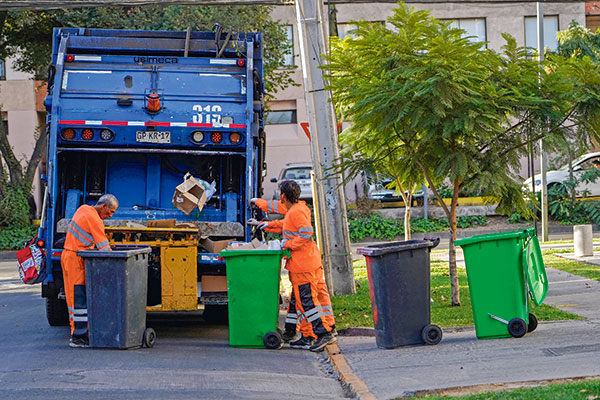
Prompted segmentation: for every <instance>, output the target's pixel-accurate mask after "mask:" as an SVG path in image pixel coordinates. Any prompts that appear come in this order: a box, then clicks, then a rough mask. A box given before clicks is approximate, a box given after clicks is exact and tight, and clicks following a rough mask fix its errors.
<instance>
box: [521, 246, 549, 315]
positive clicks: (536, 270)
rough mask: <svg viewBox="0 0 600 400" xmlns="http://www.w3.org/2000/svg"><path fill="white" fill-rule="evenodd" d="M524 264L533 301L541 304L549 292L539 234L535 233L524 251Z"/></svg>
mask: <svg viewBox="0 0 600 400" xmlns="http://www.w3.org/2000/svg"><path fill="white" fill-rule="evenodd" d="M523 257H524V260H523V265H524V266H525V268H526V271H527V286H528V287H529V293H530V295H531V298H532V300H533V302H534V303H535V304H536V305H538V306H539V305H540V304H542V303H543V302H544V299H546V295H547V294H548V278H547V277H546V268H545V267H544V260H543V259H542V250H541V249H540V242H539V241H538V238H537V236H535V235H533V236H532V237H531V239H530V240H529V242H527V245H526V247H525V250H524V251H523Z"/></svg>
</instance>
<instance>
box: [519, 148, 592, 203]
mask: <svg viewBox="0 0 600 400" xmlns="http://www.w3.org/2000/svg"><path fill="white" fill-rule="evenodd" d="M593 168H600V153H588V154H584V155H582V156H581V157H579V158H578V159H576V160H575V161H573V175H574V178H576V179H577V178H580V177H581V175H583V173H584V172H585V171H586V170H589V169H593ZM534 179H535V191H536V192H539V191H540V190H542V185H541V184H542V175H541V174H536V175H535V177H534ZM568 179H569V165H568V164H567V165H564V166H562V167H561V168H559V169H557V170H552V171H548V172H547V173H546V182H547V184H548V188H550V187H551V186H552V185H560V184H562V183H563V182H564V181H566V180H568ZM523 188H524V189H525V190H529V191H531V178H528V179H526V180H525V181H524V182H523ZM575 190H576V191H577V195H578V196H592V197H593V196H600V179H596V181H595V182H579V184H578V185H577V187H576V188H575Z"/></svg>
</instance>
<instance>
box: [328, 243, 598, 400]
mask: <svg viewBox="0 0 600 400" xmlns="http://www.w3.org/2000/svg"><path fill="white" fill-rule="evenodd" d="M568 246H571V247H572V244H557V245H542V247H543V248H547V247H558V248H565V247H568ZM353 247H360V245H358V246H353ZM557 255H558V256H565V257H567V258H573V257H574V255H572V256H569V254H557ZM433 256H434V257H435V258H438V259H443V260H447V258H448V254H447V253H446V252H444V253H439V252H437V253H434V254H433ZM457 261H458V264H459V267H461V266H462V267H463V268H464V259H463V258H462V251H459V252H458V254H457ZM578 261H583V262H587V263H590V264H595V265H599V268H600V253H596V254H594V257H585V258H581V259H578ZM547 275H548V281H549V292H548V296H547V298H546V301H545V302H544V303H545V304H549V305H552V306H554V307H557V308H560V309H563V310H565V311H568V312H571V313H574V314H577V315H580V316H583V317H584V318H585V320H578V321H555V322H541V323H540V325H539V326H538V328H537V329H536V330H535V331H534V332H532V333H530V334H527V335H525V336H524V337H523V338H520V339H513V338H507V339H487V340H478V339H477V338H476V336H475V330H474V327H468V328H466V329H454V330H453V329H445V330H444V337H443V339H442V341H441V343H440V344H438V345H437V346H407V347H400V348H396V349H389V350H386V349H379V348H377V346H376V343H375V337H374V336H338V342H337V348H333V349H328V351H329V352H330V354H332V353H335V351H336V350H338V349H339V350H338V351H339V352H340V353H341V355H338V356H337V357H340V356H343V358H344V362H346V363H347V365H348V368H347V371H346V372H347V374H346V375H345V374H342V377H343V378H344V377H345V376H348V377H350V379H354V380H353V381H352V383H351V385H350V386H351V388H353V389H354V392H355V393H356V394H357V397H359V398H361V399H374V398H376V399H394V398H398V397H406V396H410V395H412V394H415V393H417V392H431V391H440V390H441V391H442V393H448V394H455V395H460V394H468V393H470V392H473V391H486V390H502V389H509V388H515V387H521V386H528V385H533V384H535V383H536V382H538V381H541V380H543V381H547V380H554V379H562V378H576V377H589V376H597V377H600V363H599V362H598V359H599V358H600V337H599V336H598V330H599V329H600V307H599V306H598V305H599V304H600V282H598V281H595V280H590V279H586V278H583V277H580V276H576V275H571V274H568V273H565V272H562V271H559V270H555V269H550V268H548V269H547ZM365 331H366V332H367V334H369V333H372V329H371V330H369V329H365ZM369 331H370V332H369ZM331 347H334V346H331ZM334 357H336V356H334Z"/></svg>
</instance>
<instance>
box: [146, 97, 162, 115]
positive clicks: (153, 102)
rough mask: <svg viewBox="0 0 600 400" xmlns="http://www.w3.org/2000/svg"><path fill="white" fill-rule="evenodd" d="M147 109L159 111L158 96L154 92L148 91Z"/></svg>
mask: <svg viewBox="0 0 600 400" xmlns="http://www.w3.org/2000/svg"><path fill="white" fill-rule="evenodd" d="M146 108H147V109H148V111H151V112H159V111H160V96H159V95H158V94H156V93H150V94H149V95H148V105H147V106H146Z"/></svg>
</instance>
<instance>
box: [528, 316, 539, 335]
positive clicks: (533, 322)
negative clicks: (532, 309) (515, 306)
mask: <svg viewBox="0 0 600 400" xmlns="http://www.w3.org/2000/svg"><path fill="white" fill-rule="evenodd" d="M537 326H538V320H537V318H536V317H535V315H533V314H532V313H529V323H528V324H527V332H533V331H535V328H537Z"/></svg>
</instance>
